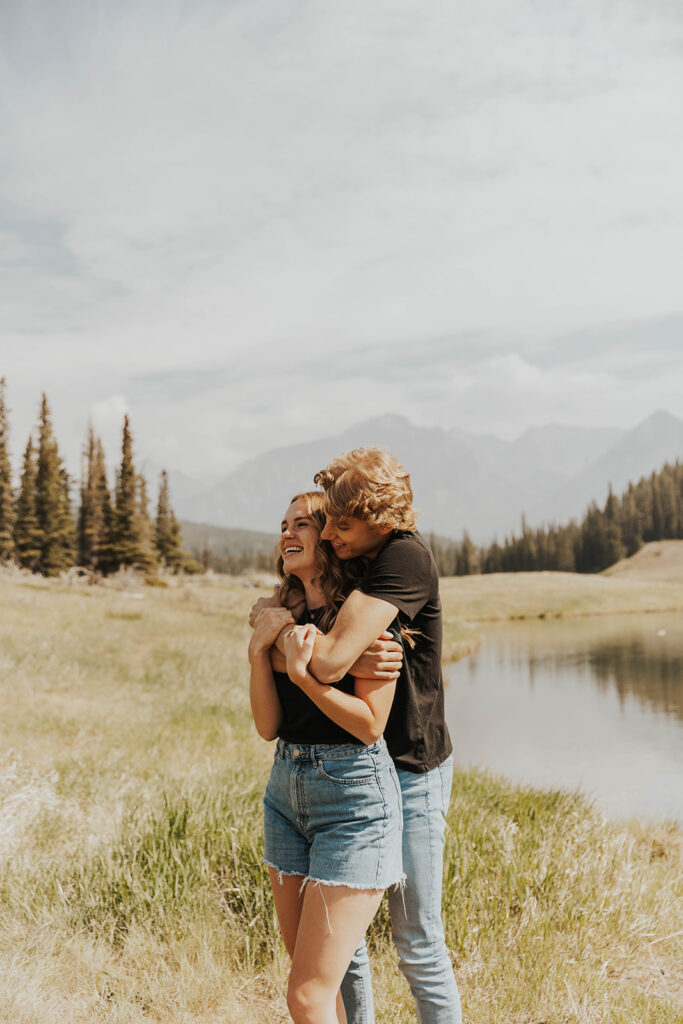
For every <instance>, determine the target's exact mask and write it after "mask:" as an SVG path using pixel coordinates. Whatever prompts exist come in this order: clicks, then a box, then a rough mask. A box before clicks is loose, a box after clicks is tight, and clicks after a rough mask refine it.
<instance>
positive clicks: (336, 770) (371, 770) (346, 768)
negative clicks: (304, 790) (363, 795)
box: [316, 758, 376, 786]
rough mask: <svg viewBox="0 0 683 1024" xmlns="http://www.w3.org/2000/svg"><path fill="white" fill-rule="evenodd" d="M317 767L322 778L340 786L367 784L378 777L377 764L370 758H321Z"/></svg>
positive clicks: (317, 762)
mask: <svg viewBox="0 0 683 1024" xmlns="http://www.w3.org/2000/svg"><path fill="white" fill-rule="evenodd" d="M316 769H317V772H318V775H319V776H320V778H321V779H326V780H327V782H334V783H336V784H337V785H339V786H367V785H369V784H370V783H371V782H374V781H375V779H376V771H375V765H374V763H373V762H372V761H371V760H370V759H368V758H362V759H354V760H353V761H351V760H346V759H345V760H341V759H338V760H335V759H334V758H330V759H328V760H322V758H319V759H318V760H317V761H316Z"/></svg>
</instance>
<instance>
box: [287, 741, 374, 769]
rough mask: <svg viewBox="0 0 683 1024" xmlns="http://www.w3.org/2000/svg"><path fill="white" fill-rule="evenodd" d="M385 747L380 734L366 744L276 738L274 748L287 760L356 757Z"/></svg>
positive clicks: (313, 760)
mask: <svg viewBox="0 0 683 1024" xmlns="http://www.w3.org/2000/svg"><path fill="white" fill-rule="evenodd" d="M386 749H387V745H386V743H385V741H384V737H383V736H382V737H381V738H380V739H379V740H377V742H376V743H371V744H370V745H369V746H366V745H365V744H364V743H287V742H286V741H285V740H282V739H278V741H277V744H276V750H277V753H278V755H279V756H280V757H281V758H283V759H284V760H288V761H312V762H313V763H315V762H316V761H317V760H318V758H320V757H324V758H327V759H328V760H329V759H330V758H333V759H334V758H343V757H354V756H355V757H358V756H359V755H360V754H375V755H381V754H383V753H384V752H385V751H386Z"/></svg>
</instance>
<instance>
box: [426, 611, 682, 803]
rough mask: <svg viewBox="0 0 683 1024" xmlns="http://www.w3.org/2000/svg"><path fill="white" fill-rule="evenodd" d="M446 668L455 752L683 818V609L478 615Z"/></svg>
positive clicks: (507, 771) (512, 774) (534, 779)
mask: <svg viewBox="0 0 683 1024" xmlns="http://www.w3.org/2000/svg"><path fill="white" fill-rule="evenodd" d="M477 628H478V629H479V631H480V632H481V633H482V634H483V638H482V644H481V647H480V648H479V650H478V651H477V652H476V653H475V654H473V655H471V656H470V657H468V658H465V659H463V660H461V661H458V662H455V663H454V664H452V665H448V666H446V678H447V680H448V685H447V687H446V719H447V721H448V726H449V729H450V731H451V737H452V739H453V746H454V751H455V759H456V762H457V763H458V764H461V765H480V766H482V767H485V768H489V769H491V770H492V771H494V772H496V773H498V774H501V775H504V776H506V777H507V778H509V779H512V780H514V781H517V782H525V783H530V784H532V785H537V786H544V787H548V786H550V787H556V786H562V787H565V788H571V789H577V788H578V789H581V790H582V792H584V793H586V794H587V795H589V796H590V797H592V798H593V799H594V801H595V804H596V806H597V807H598V808H600V809H601V810H603V811H604V812H605V813H606V814H608V815H609V816H610V817H612V818H623V817H635V818H643V819H647V820H649V821H658V820H662V819H665V818H668V819H676V820H678V821H681V822H683V614H681V613H680V612H669V613H665V614H659V613H656V614H648V615H614V616H591V617H586V618H578V619H555V620H539V619H534V620H529V621H520V622H512V623H511V622H506V623H500V624H499V623H480V624H478V626H477Z"/></svg>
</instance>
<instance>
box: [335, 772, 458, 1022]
mask: <svg viewBox="0 0 683 1024" xmlns="http://www.w3.org/2000/svg"><path fill="white" fill-rule="evenodd" d="M398 778H399V782H400V784H401V791H402V794H403V870H404V872H405V875H406V887H405V891H404V893H403V894H402V893H401V892H398V891H392V890H390V891H389V893H388V894H387V896H388V900H389V911H390V913H391V931H392V937H393V940H394V942H395V943H396V948H397V950H398V955H399V966H400V968H401V970H402V971H403V974H404V975H405V977H406V979H407V981H408V984H409V985H410V988H411V991H412V993H413V996H414V997H415V1003H416V1006H417V1019H418V1021H419V1024H462V1014H461V1010H460V995H459V993H458V986H457V985H456V982H455V976H454V974H453V967H452V966H451V960H450V956H449V954H448V949H447V947H446V940H445V937H444V931H443V922H442V920H441V888H442V876H443V850H444V845H445V830H446V811H447V810H448V801H449V800H450V795H451V786H452V784H453V759H452V757H449V758H448V759H447V760H446V761H444V763H443V764H442V765H439V767H438V768H433V769H432V770H431V771H429V772H425V773H424V774H422V775H417V774H415V773H414V772H406V771H402V770H401V769H398ZM404 901H405V903H404ZM341 990H342V996H343V999H344V1006H345V1007H346V1015H347V1017H348V1024H374V1021H375V1015H374V1010H373V1005H372V985H371V981H370V965H369V963H368V954H367V949H366V946H365V942H363V943H362V944H361V945H360V946H359V947H358V949H357V950H356V954H355V956H354V958H353V960H352V961H351V964H350V965H349V969H348V971H347V973H346V976H345V978H344V980H343V982H342V986H341Z"/></svg>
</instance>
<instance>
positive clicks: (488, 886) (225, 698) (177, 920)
mask: <svg viewBox="0 0 683 1024" xmlns="http://www.w3.org/2000/svg"><path fill="white" fill-rule="evenodd" d="M140 592H141V593H143V594H144V596H143V598H142V599H141V600H138V599H135V607H133V608H131V607H130V605H131V604H132V603H133V599H130V598H127V597H125V596H124V593H123V592H117V591H115V590H113V589H105V588H97V589H95V588H91V589H88V590H87V591H84V590H80V589H78V588H76V587H74V588H68V587H65V586H63V585H61V584H60V583H58V582H53V583H50V584H46V585H43V584H39V585H35V583H34V581H28V583H27V582H24V580H23V579H17V578H16V577H10V576H8V577H0V668H1V672H2V674H1V675H0V696H1V698H2V702H3V715H2V717H1V718H0V743H1V747H0V749H1V750H2V751H3V753H2V754H1V755H0V1021H2V1022H3V1024H4V1022H7V1024H10V1022H11V1024H55V1022H56V1021H59V1022H60V1024H86V1022H87V1024H98V1022H103V1024H104V1022H107V1024H143V1022H145V1024H148V1022H154V1024H190V1022H192V1024H218V1022H219V1021H220V1022H221V1024H224V1022H225V1021H228V1020H229V1021H239V1022H245V1024H252V1022H253V1024H265V1022H271V1024H272V1022H273V1021H277V1020H286V1019H288V1018H287V1014H286V1008H285V1004H284V999H283V992H284V985H285V978H286V972H287V961H286V956H285V954H284V951H283V948H282V945H281V942H280V940H279V937H278V934H277V929H276V924H275V919H274V914H273V907H272V900H271V896H270V892H269V888H268V885H267V879H266V875H265V872H264V869H263V867H262V865H261V864H260V856H261V840H262V836H261V795H262V792H263V788H264V786H265V780H266V777H267V772H268V765H269V761H270V757H271V746H270V745H269V744H266V743H263V742H262V741H261V740H259V739H258V738H257V736H256V734H255V732H254V730H253V727H252V725H251V722H250V716H249V708H248V696H247V665H246V658H245V656H244V650H245V646H246V641H247V637H248V627H247V626H246V625H245V616H246V612H247V610H248V607H249V605H250V604H251V602H252V600H253V598H254V596H255V592H254V591H253V590H251V589H249V588H248V587H245V586H242V585H240V584H238V583H234V582H231V581H229V580H221V581H217V582H216V581H214V582H211V581H203V580H198V579H193V580H190V581H186V582H183V583H181V584H179V585H178V586H175V587H169V588H168V589H166V590H163V589H157V588H145V589H144V590H142V591H140ZM86 596H87V599H86ZM451 598H452V594H448V595H447V596H446V602H445V607H446V609H447V641H448V642H449V643H453V644H456V643H457V642H460V641H464V642H465V643H467V642H468V641H467V638H468V637H469V636H471V631H468V630H467V629H466V628H465V627H462V626H461V625H460V624H459V623H458V622H457V621H456V620H455V619H454V618H453V616H452V615H451V613H450V603H449V602H450V600H451ZM680 864H681V832H680V830H678V829H677V828H675V827H673V826H670V827H669V826H666V825H659V826H648V827H644V826H639V825H626V824H623V825H614V824H608V823H606V822H605V821H603V820H602V819H601V817H600V816H599V815H597V814H596V813H595V812H594V811H593V810H592V809H591V807H590V806H589V804H587V803H586V801H585V800H583V799H582V798H580V797H578V796H576V795H573V794H568V793H559V792H539V791H536V790H531V789H528V788H523V787H518V786H513V785H510V784H508V783H506V782H504V781H502V780H500V779H497V778H495V777H492V776H489V775H487V774H484V773H481V772H459V773H457V774H456V780H455V786H454V795H453V801H452V806H451V812H450V815H449V833H448V841H447V851H446V870H445V889H444V913H445V921H446V930H447V936H448V942H449V946H450V948H451V949H452V951H453V958H454V963H455V967H456V972H457V976H458V981H459V984H460V988H461V992H462V997H463V1005H464V1008H465V1017H466V1020H467V1021H469V1022H471V1024H532V1022H536V1024H541V1022H545V1024H588V1022H591V1024H592V1022H595V1024H598V1022H600V1024H602V1022H607V1021H609V1022H615V1024H632V1022H638V1021H642V1022H652V1024H659V1022H661V1024H673V1022H680V1021H683V1013H682V1010H681V1006H682V1002H681V1000H682V996H683V977H681V974H680V973H679V974H677V973H676V972H677V971H679V972H680V968H679V967H678V964H680V963H681V962H683V955H682V954H683V948H682V945H681V935H680V934H676V933H680V931H681V925H680V921H681V902H682V901H681V885H680ZM370 939H371V946H372V949H373V969H374V980H375V990H376V1007H377V1019H378V1022H380V1024H389V1022H392V1024H407V1022H409V1021H410V1022H412V1021H414V1019H415V1018H414V1010H413V1008H412V1004H411V1000H410V998H409V995H408V993H407V989H406V985H405V983H404V981H403V979H402V977H401V975H400V972H399V971H398V969H397V966H396V962H395V957H394V953H393V951H392V947H391V943H390V941H389V938H388V922H387V917H386V911H385V910H384V909H382V910H381V911H380V914H379V915H378V917H377V919H376V921H375V922H374V923H373V925H372V928H371V936H370ZM662 972H663V973H662Z"/></svg>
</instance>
